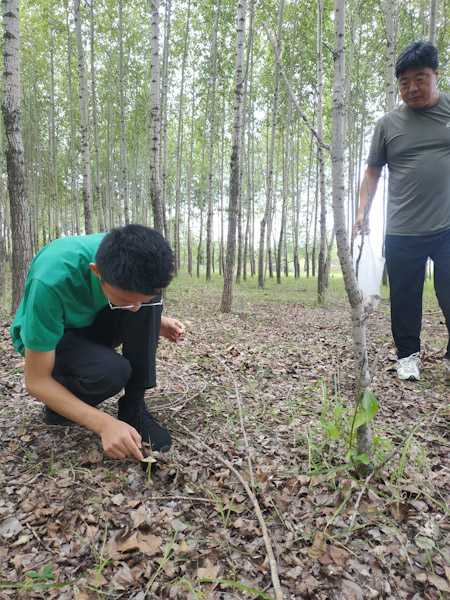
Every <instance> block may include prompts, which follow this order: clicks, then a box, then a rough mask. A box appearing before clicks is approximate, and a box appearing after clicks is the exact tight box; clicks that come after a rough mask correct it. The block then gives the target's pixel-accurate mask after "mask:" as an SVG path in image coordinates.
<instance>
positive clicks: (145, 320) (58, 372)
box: [53, 306, 162, 406]
mask: <svg viewBox="0 0 450 600" xmlns="http://www.w3.org/2000/svg"><path fill="white" fill-rule="evenodd" d="M161 312H162V307H161V306H146V307H141V308H140V309H139V310H138V311H137V312H131V311H128V310H120V309H119V310H111V309H110V307H109V306H106V307H105V308H103V309H102V310H101V311H100V312H99V313H98V314H97V317H96V319H95V321H94V322H93V324H92V325H91V326H90V327H83V328H80V329H66V331H65V332H64V335H63V337H62V338H61V340H60V341H59V343H58V345H57V346H56V350H55V366H54V369H53V377H54V378H55V379H56V380H57V381H59V383H61V384H62V385H63V386H64V387H66V388H67V389H68V390H69V391H70V392H72V394H74V395H75V396H77V397H78V398H80V400H83V401H84V402H86V403H87V404H90V405H91V406H96V405H97V404H100V402H103V400H106V399H107V398H110V397H111V396H114V395H115V394H118V393H119V392H120V390H121V389H122V388H125V397H126V398H128V399H129V400H130V401H133V400H139V399H140V398H143V396H144V391H145V389H147V388H151V387H155V385H156V364H155V360H156V349H157V345H158V338H159V330H160V325H161ZM120 344H122V345H123V346H122V354H119V353H118V352H116V351H115V350H114V348H116V347H117V346H119V345H120Z"/></svg>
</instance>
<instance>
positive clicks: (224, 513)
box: [207, 487, 237, 529]
mask: <svg viewBox="0 0 450 600" xmlns="http://www.w3.org/2000/svg"><path fill="white" fill-rule="evenodd" d="M207 492H208V494H209V495H210V496H211V498H212V499H213V500H214V504H215V505H216V508H217V510H218V511H219V513H220V516H221V517H222V523H223V526H224V527H225V529H226V528H227V527H228V521H229V520H230V514H231V509H232V508H233V502H234V497H235V496H236V492H237V487H236V488H234V491H233V495H232V497H231V500H230V505H229V506H228V508H227V509H226V510H225V506H224V504H223V502H222V500H221V499H220V498H219V496H218V495H217V494H215V493H214V492H213V491H212V490H207Z"/></svg>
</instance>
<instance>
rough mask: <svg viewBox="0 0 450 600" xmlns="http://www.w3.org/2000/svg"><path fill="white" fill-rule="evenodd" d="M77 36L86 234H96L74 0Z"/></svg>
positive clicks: (77, 9)
mask: <svg viewBox="0 0 450 600" xmlns="http://www.w3.org/2000/svg"><path fill="white" fill-rule="evenodd" d="M74 8H75V35H76V40H77V52H78V88H79V96H80V114H81V152H82V157H83V205H84V227H85V230H86V234H90V233H94V208H93V204H92V189H91V188H92V185H91V150H90V145H89V98H88V88H87V82H86V74H85V68H84V49H83V39H82V36H81V10H80V0H74Z"/></svg>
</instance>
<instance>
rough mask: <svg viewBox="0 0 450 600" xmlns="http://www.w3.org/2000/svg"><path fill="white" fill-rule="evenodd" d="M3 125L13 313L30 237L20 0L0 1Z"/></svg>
mask: <svg viewBox="0 0 450 600" xmlns="http://www.w3.org/2000/svg"><path fill="white" fill-rule="evenodd" d="M2 113H3V123H4V127H5V141H6V147H5V151H6V152H5V153H6V167H7V171H8V192H9V203H10V207H11V233H12V312H15V311H16V310H17V308H18V306H19V304H20V301H21V299H22V296H23V292H24V289H25V280H26V277H27V272H28V268H29V266H30V262H31V258H32V251H31V234H30V220H29V215H28V195H27V189H26V182H25V152H24V147H23V141H22V120H21V115H20V28H19V0H3V102H2Z"/></svg>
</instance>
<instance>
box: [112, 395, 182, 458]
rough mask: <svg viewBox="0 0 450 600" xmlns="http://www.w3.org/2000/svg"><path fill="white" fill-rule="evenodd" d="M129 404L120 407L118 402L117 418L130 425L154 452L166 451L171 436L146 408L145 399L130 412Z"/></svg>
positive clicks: (168, 448)
mask: <svg viewBox="0 0 450 600" xmlns="http://www.w3.org/2000/svg"><path fill="white" fill-rule="evenodd" d="M130 409H131V406H126V405H125V407H123V408H122V407H121V406H120V403H119V414H118V418H119V419H120V420H121V421H125V423H128V425H131V426H132V427H134V428H135V429H136V431H138V433H140V434H141V437H142V441H143V442H148V443H149V444H150V445H151V447H152V450H153V451H155V452H168V451H169V450H170V447H171V446H172V438H171V436H170V433H169V432H168V431H167V429H164V427H162V426H161V425H160V424H159V423H158V422H157V421H156V419H155V418H154V416H153V415H152V413H150V412H149V411H148V409H147V406H146V404H145V401H144V400H142V401H140V402H139V404H138V407H137V410H136V411H134V412H132V411H131V410H130Z"/></svg>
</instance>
